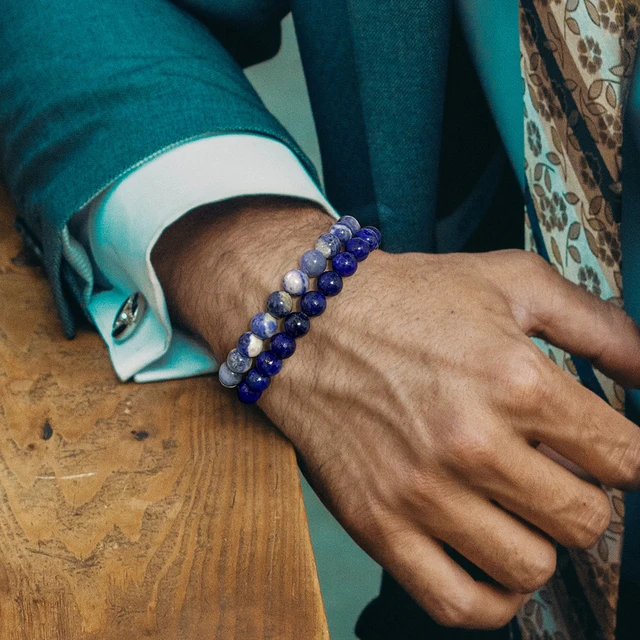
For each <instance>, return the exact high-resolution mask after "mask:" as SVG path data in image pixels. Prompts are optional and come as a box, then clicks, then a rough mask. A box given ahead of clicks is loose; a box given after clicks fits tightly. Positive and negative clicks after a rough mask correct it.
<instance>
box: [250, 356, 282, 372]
mask: <svg viewBox="0 0 640 640" xmlns="http://www.w3.org/2000/svg"><path fill="white" fill-rule="evenodd" d="M256 369H257V370H258V371H259V372H260V373H261V374H262V375H263V376H269V377H273V376H275V375H277V374H278V373H280V369H282V360H280V358H276V356H275V355H274V354H273V353H272V352H271V351H263V352H262V353H261V354H260V355H259V356H258V358H257V360H256Z"/></svg>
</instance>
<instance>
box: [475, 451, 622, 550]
mask: <svg viewBox="0 0 640 640" xmlns="http://www.w3.org/2000/svg"><path fill="white" fill-rule="evenodd" d="M475 485H476V486H477V488H478V489H480V490H481V491H482V492H483V493H484V494H485V495H486V496H487V497H489V498H490V499H492V500H495V501H496V502H498V503H499V504H500V505H502V506H503V507H504V508H505V509H506V510H507V511H510V512H512V513H515V514H517V515H518V516H520V517H521V518H522V519H524V520H525V521H527V522H530V523H531V524H533V525H534V526H536V527H537V528H538V529H540V530H541V531H544V532H545V533H546V534H548V535H549V536H550V537H551V538H553V539H554V540H556V541H557V542H559V543H560V544H562V545H564V546H565V547H582V548H588V547H591V546H592V545H594V544H595V543H596V541H597V540H598V538H600V536H601V535H602V534H603V533H604V531H605V529H606V528H607V526H608V525H609V521H610V519H611V507H610V505H609V500H608V498H607V496H606V495H605V494H604V492H603V491H602V490H601V489H600V488H599V487H596V486H594V485H593V484H590V483H589V482H586V481H585V480H582V479H580V478H578V477H576V476H575V475H574V474H573V473H571V471H567V469H565V468H564V467H562V466H560V465H559V464H558V463H557V462H555V461H553V460H550V459H549V458H548V457H547V456H546V455H544V454H542V453H540V452H539V451H537V450H536V449H534V448H533V447H531V446H529V445H527V444H526V443H523V442H518V443H514V446H511V447H509V450H508V452H506V451H505V455H504V456H503V458H502V462H501V464H498V465H494V466H493V467H492V468H491V469H487V472H486V474H484V475H483V476H482V477H480V478H478V479H477V480H476V483H475Z"/></svg>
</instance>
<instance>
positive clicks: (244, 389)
mask: <svg viewBox="0 0 640 640" xmlns="http://www.w3.org/2000/svg"><path fill="white" fill-rule="evenodd" d="M261 395H262V393H261V392H260V391H252V390H251V388H250V387H249V385H248V384H247V383H246V382H243V383H242V384H241V385H240V386H239V387H238V398H239V400H240V402H242V404H255V403H256V402H258V400H260V396H261Z"/></svg>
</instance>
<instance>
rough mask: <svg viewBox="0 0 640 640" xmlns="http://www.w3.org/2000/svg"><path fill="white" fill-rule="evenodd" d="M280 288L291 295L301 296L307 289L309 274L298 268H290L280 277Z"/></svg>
mask: <svg viewBox="0 0 640 640" xmlns="http://www.w3.org/2000/svg"><path fill="white" fill-rule="evenodd" d="M282 288H283V289H284V290H285V291H286V292H287V293H290V294H291V295H292V296H301V295H304V294H305V293H306V292H307V289H309V276H308V275H307V274H306V273H305V272H304V271H300V269H291V271H287V273H285V274H284V278H282Z"/></svg>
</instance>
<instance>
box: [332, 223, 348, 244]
mask: <svg viewBox="0 0 640 640" xmlns="http://www.w3.org/2000/svg"><path fill="white" fill-rule="evenodd" d="M329 233H331V234H332V235H334V236H335V237H336V238H338V240H340V242H341V243H342V244H344V243H345V242H346V241H347V240H351V237H352V236H353V233H352V231H351V229H349V227H347V225H346V224H340V223H339V222H336V223H335V224H334V225H331V229H329Z"/></svg>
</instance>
